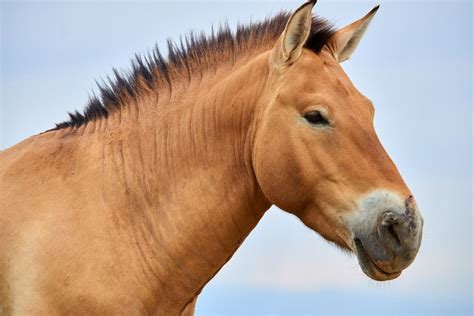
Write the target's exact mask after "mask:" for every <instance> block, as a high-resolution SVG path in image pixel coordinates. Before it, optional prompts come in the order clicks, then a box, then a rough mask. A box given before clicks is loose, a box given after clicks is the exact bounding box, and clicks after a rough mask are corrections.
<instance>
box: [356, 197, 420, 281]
mask: <svg viewBox="0 0 474 316" xmlns="http://www.w3.org/2000/svg"><path fill="white" fill-rule="evenodd" d="M367 199H368V200H365V201H362V203H361V207H360V210H359V212H357V213H358V215H359V217H360V218H358V219H356V220H354V219H352V220H351V221H350V223H351V225H350V226H351V228H352V231H353V235H354V239H353V250H354V252H355V253H356V255H357V259H358V261H359V265H360V266H361V268H362V271H364V273H365V274H366V275H367V276H369V277H370V278H372V279H374V280H377V281H386V280H392V279H395V278H397V277H398V276H399V275H400V274H401V273H402V271H403V270H404V269H405V268H407V267H408V266H409V265H410V264H411V263H412V262H413V260H414V259H415V257H416V254H417V253H418V250H419V248H420V244H421V236H422V229H423V219H422V217H421V215H420V212H419V211H418V207H417V205H416V202H415V199H414V198H413V197H412V196H409V197H408V198H406V199H405V200H404V201H403V202H402V201H401V199H399V198H397V197H396V195H395V194H392V193H384V194H381V195H380V194H375V195H371V196H369V197H368V198H367ZM368 208H370V209H368Z"/></svg>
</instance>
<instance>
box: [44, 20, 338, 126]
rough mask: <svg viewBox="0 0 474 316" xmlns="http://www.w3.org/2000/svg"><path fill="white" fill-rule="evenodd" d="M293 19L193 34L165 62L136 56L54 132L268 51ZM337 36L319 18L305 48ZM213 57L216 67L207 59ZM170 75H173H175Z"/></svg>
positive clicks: (154, 56)
mask: <svg viewBox="0 0 474 316" xmlns="http://www.w3.org/2000/svg"><path fill="white" fill-rule="evenodd" d="M289 17H290V13H288V12H282V13H279V14H277V15H276V16H274V17H271V18H267V19H266V20H265V21H263V22H257V23H251V24H249V25H244V26H242V25H240V26H238V27H237V30H236V31H235V32H232V31H231V29H230V27H229V26H228V25H225V26H221V27H220V28H219V29H218V30H217V32H214V31H212V33H211V35H208V36H207V35H205V34H204V33H199V34H196V33H193V32H191V33H190V34H189V35H188V36H186V37H184V38H181V39H180V41H179V43H173V42H172V41H170V40H168V43H167V45H168V56H167V58H165V57H163V55H162V54H161V53H160V51H159V49H158V47H157V46H155V48H154V49H153V51H152V52H151V53H149V54H147V55H145V56H140V55H135V58H134V59H133V60H132V67H131V71H130V72H129V73H128V74H124V73H121V72H119V71H117V70H116V69H113V77H112V78H110V77H107V81H104V82H103V83H102V84H99V83H98V84H97V85H98V89H99V95H98V96H97V95H94V96H93V97H91V98H90V100H89V103H88V104H87V106H86V107H85V109H84V112H83V113H80V112H78V111H75V112H74V113H69V119H68V120H67V121H65V122H62V123H59V124H56V127H55V128H54V129H53V130H58V129H63V128H68V127H78V126H81V125H84V124H86V123H87V122H89V121H93V120H95V119H98V118H104V117H105V118H107V117H108V116H109V113H110V112H111V111H113V110H114V109H119V108H120V107H121V106H123V105H124V103H126V102H123V101H124V98H134V99H136V98H137V96H139V94H140V93H143V92H142V91H143V90H144V89H142V87H143V85H145V86H146V87H147V88H149V89H157V88H159V87H163V86H165V87H167V88H169V89H170V91H171V89H172V72H173V73H176V72H181V73H184V74H185V75H186V76H187V77H188V78H189V79H190V78H191V75H193V74H195V73H196V72H197V71H201V72H202V71H203V70H204V69H207V68H209V67H211V66H214V65H215V61H216V59H215V55H216V54H221V55H222V56H221V60H223V59H224V58H225V59H226V60H229V59H231V60H230V61H232V62H234V61H235V60H236V58H237V57H238V56H239V54H241V53H244V52H246V51H249V50H250V49H255V47H258V46H259V45H260V46H262V45H268V43H272V42H274V41H276V40H277V39H278V37H279V36H280V34H281V33H282V32H283V30H284V29H285V26H286V23H287V21H288V19H289ZM333 33H334V29H333V27H332V25H331V24H330V23H328V22H327V21H326V20H324V19H321V18H319V17H313V23H312V27H311V34H310V36H309V38H308V40H307V42H306V44H305V47H306V48H308V49H310V50H312V51H314V52H316V53H319V52H320V50H321V49H322V47H323V46H324V45H325V44H326V42H327V41H328V40H329V38H330V37H331V35H332V34H333ZM210 54H212V56H213V58H212V60H213V61H212V62H210V61H209V58H208V57H209V55H210ZM171 70H172V71H171Z"/></svg>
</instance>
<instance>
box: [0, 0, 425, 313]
mask: <svg viewBox="0 0 474 316" xmlns="http://www.w3.org/2000/svg"><path fill="white" fill-rule="evenodd" d="M315 3H316V1H315V0H313V1H307V2H305V3H304V4H302V5H301V6H300V7H299V8H297V9H296V10H295V11H294V12H293V13H292V14H290V13H284V12H283V13H279V14H277V15H275V16H273V17H271V18H268V19H266V20H264V21H263V22H258V23H251V24H248V25H244V26H242V25H241V26H239V27H238V28H237V29H236V30H235V31H231V30H230V28H229V27H228V26H227V27H226V26H223V27H221V28H220V29H219V30H218V31H216V32H212V34H211V35H207V36H206V35H196V34H194V35H189V36H187V37H186V38H184V39H182V40H181V42H180V43H173V42H169V43H168V56H167V57H166V58H165V57H163V55H162V54H161V53H160V51H159V50H158V49H155V50H153V52H151V53H149V54H146V55H144V56H143V55H137V56H136V58H135V59H134V60H133V62H132V70H131V71H130V72H129V73H124V72H120V71H117V70H114V76H113V77H112V78H110V79H109V81H107V82H105V83H103V84H101V85H99V89H100V93H99V96H98V97H92V98H91V100H90V102H89V104H88V105H87V107H86V108H85V110H84V112H82V113H80V112H77V111H76V112H75V113H70V118H69V119H68V120H67V121H65V122H63V123H60V124H57V125H56V127H54V128H52V129H50V130H48V131H46V132H43V133H41V134H38V135H35V136H32V137H30V138H27V139H26V140H24V141H22V142H20V143H18V144H16V145H14V146H13V147H10V148H8V149H5V150H3V151H2V152H1V153H0V162H1V163H0V183H1V191H0V201H1V203H0V311H1V312H2V314H12V315H63V314H79V315H83V314H88V315H112V314H117V315H121V314H126V315H132V314H146V315H148V314H156V315H192V314H193V313H194V307H195V304H196V300H197V297H198V295H199V294H200V292H201V291H202V289H203V287H204V286H205V285H206V284H207V283H208V282H209V281H210V280H211V279H212V278H213V276H214V275H216V273H218V271H219V270H220V269H221V267H222V266H223V265H224V264H225V263H226V262H227V261H228V260H230V258H231V257H232V255H233V254H234V253H235V251H236V250H237V249H238V248H239V246H240V245H241V244H242V242H243V241H244V240H245V238H246V237H247V236H248V235H249V234H250V232H251V231H252V229H253V228H254V227H255V226H256V225H257V223H258V222H259V220H260V219H261V218H262V216H264V214H265V212H266V210H268V209H269V208H270V206H271V205H276V206H278V207H279V208H281V209H282V210H284V211H286V212H289V213H291V214H293V215H295V216H296V217H297V218H299V219H300V220H301V221H302V222H303V223H304V224H305V225H306V226H308V227H309V228H310V229H312V230H314V231H315V232H316V233H318V234H319V235H321V236H323V237H324V238H325V239H326V240H328V241H330V242H332V243H333V244H335V245H337V246H338V247H340V248H341V249H343V250H345V251H347V252H351V253H354V254H355V255H356V256H357V259H358V262H359V265H360V267H361V269H362V271H363V272H364V273H365V274H366V275H367V276H368V277H370V278H372V279H374V280H378V281H385V280H391V279H394V278H397V277H398V276H400V274H401V273H402V271H403V270H404V269H406V268H407V267H408V266H409V265H410V264H411V263H412V262H413V260H414V259H415V257H416V254H417V252H418V250H419V248H420V243H421V236H422V226H423V219H422V217H421V214H420V211H419V208H418V206H417V204H416V201H415V199H414V197H413V194H412V193H411V191H410V190H409V188H408V187H407V185H406V184H405V182H404V181H403V179H402V177H401V175H400V174H399V172H398V170H397V168H396V166H395V165H394V163H393V162H392V160H391V159H390V157H389V156H388V154H387V153H386V151H385V149H384V148H383V146H382V144H381V142H380V140H379V139H378V137H377V135H376V132H375V129H374V126H373V118H374V106H373V104H372V103H371V101H370V100H369V99H368V98H367V97H365V96H364V95H363V94H361V93H360V92H359V91H358V90H357V89H356V88H355V87H354V85H353V84H352V83H351V81H350V79H349V78H348V76H347V75H346V74H345V72H344V71H343V69H342V67H341V65H340V63H342V62H344V61H346V60H348V59H349V58H350V57H351V55H352V54H353V52H354V51H355V49H356V47H357V46H358V44H359V42H360V40H361V38H362V36H363V35H364V32H365V31H366V29H367V27H368V26H369V24H370V22H371V20H372V19H373V17H374V15H375V13H376V12H377V9H378V7H375V8H374V9H373V10H372V11H370V12H369V13H368V14H367V15H365V16H364V17H362V18H361V19H359V20H356V21H355V22H353V23H351V24H349V25H347V26H345V27H343V28H339V29H336V28H334V27H333V26H332V24H330V23H328V22H327V21H326V20H324V19H322V18H319V17H315V16H313V14H312V10H313V7H314V5H315Z"/></svg>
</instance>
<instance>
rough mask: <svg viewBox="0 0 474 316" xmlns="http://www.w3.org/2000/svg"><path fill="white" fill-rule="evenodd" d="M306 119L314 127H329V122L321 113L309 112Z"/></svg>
mask: <svg viewBox="0 0 474 316" xmlns="http://www.w3.org/2000/svg"><path fill="white" fill-rule="evenodd" d="M304 118H305V120H306V121H308V122H309V123H310V124H313V125H329V121H328V120H327V119H326V118H325V117H324V116H323V115H322V114H321V112H319V111H311V112H308V113H306V114H305V116H304Z"/></svg>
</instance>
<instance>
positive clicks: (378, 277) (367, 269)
mask: <svg viewBox="0 0 474 316" xmlns="http://www.w3.org/2000/svg"><path fill="white" fill-rule="evenodd" d="M355 245H356V251H355V253H356V255H357V260H358V261H359V265H360V267H361V269H362V271H363V272H364V273H365V274H366V275H367V276H368V277H369V278H371V279H373V280H375V281H389V280H393V279H396V278H398V277H399V276H400V275H401V274H402V271H399V272H394V273H391V272H386V271H384V270H382V269H381V268H380V267H378V266H377V265H376V264H375V263H374V261H373V260H372V258H371V257H370V256H369V254H368V253H367V251H366V250H365V248H364V247H363V245H362V243H361V242H360V241H359V240H357V239H356V240H355Z"/></svg>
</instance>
